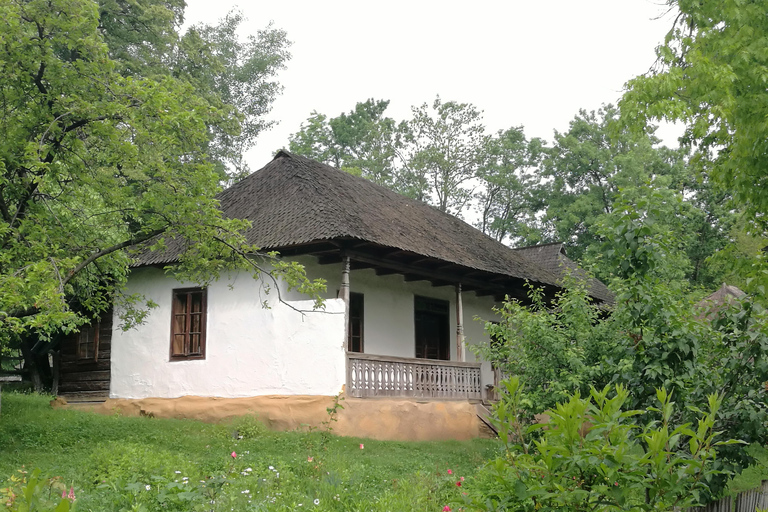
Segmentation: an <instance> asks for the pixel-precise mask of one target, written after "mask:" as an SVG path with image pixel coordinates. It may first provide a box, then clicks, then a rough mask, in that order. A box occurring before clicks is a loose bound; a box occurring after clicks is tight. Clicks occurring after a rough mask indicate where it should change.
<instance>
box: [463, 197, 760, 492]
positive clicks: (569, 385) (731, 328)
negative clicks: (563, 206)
mask: <svg viewBox="0 0 768 512" xmlns="http://www.w3.org/2000/svg"><path fill="white" fill-rule="evenodd" d="M657 215H658V213H657V212H654V211H653V209H647V208H646V209H644V206H643V205H639V207H635V205H631V206H630V205H624V206H623V207H621V208H619V209H618V211H617V212H616V215H614V216H611V217H609V218H607V219H606V221H605V223H604V225H603V227H602V229H603V231H602V233H603V236H604V237H605V240H606V248H605V250H604V257H605V258H606V260H610V261H611V262H612V267H613V268H614V269H615V275H616V279H615V280H614V282H613V283H612V288H613V290H614V292H615V293H616V301H615V304H613V305H612V307H611V310H610V312H609V314H608V312H607V311H605V309H604V308H605V306H599V305H596V304H594V303H593V302H592V301H591V299H590V298H589V295H588V293H587V291H586V289H585V287H584V284H583V283H579V282H578V281H575V282H570V283H566V284H567V285H568V286H567V287H566V290H565V291H564V292H562V293H561V294H559V295H558V296H557V297H555V299H554V301H553V302H549V303H548V302H546V301H545V298H544V297H543V295H542V293H541V292H540V291H538V290H535V289H532V290H531V291H530V293H529V296H530V299H531V302H532V304H533V306H532V307H524V306H523V305H521V304H519V303H515V302H508V303H505V304H504V306H503V307H502V308H500V309H499V313H500V314H501V316H502V319H503V321H502V322H501V323H499V324H487V325H486V328H487V330H488V331H489V332H490V333H491V334H492V335H493V336H494V338H495V339H497V340H500V341H502V342H500V343H496V344H493V345H492V346H491V347H488V348H479V349H478V351H479V352H481V353H482V354H483V355H484V356H486V357H488V358H490V359H491V360H492V361H494V363H495V364H496V365H497V366H498V367H500V368H502V369H503V370H505V371H506V372H507V374H509V375H518V376H520V377H521V379H522V381H524V382H525V385H526V396H524V397H523V398H522V399H521V404H520V405H521V407H522V408H523V409H524V410H525V411H526V412H527V414H528V415H529V416H532V415H534V414H536V413H540V412H542V411H544V410H545V409H548V408H552V407H553V406H554V404H555V403H557V402H559V401H562V400H564V399H565V397H567V396H569V395H570V394H572V393H575V392H580V393H581V394H582V395H583V396H586V395H587V394H588V393H589V392H590V388H591V387H594V388H596V389H602V388H603V387H604V386H606V385H609V384H610V385H615V384H621V385H622V386H624V387H625V388H626V389H629V390H631V392H630V394H629V396H628V406H629V407H630V408H631V409H637V410H643V411H646V413H644V417H643V418H642V420H643V421H644V422H648V421H651V420H654V419H655V420H659V419H660V417H659V414H658V413H654V412H653V411H652V409H651V408H652V407H653V406H654V404H655V402H656V400H657V394H656V393H657V392H656V390H657V389H662V388H663V389H666V390H668V391H669V393H671V394H674V396H675V400H676V401H677V402H678V403H679V404H681V406H682V407H680V408H679V409H678V410H677V411H676V412H675V418H674V420H675V422H677V423H686V422H687V423H695V422H696V421H697V419H698V414H699V412H698V410H699V409H706V408H707V407H708V406H709V404H708V400H709V398H708V397H709V396H710V395H712V394H713V393H721V392H722V393H723V398H722V401H723V404H722V406H721V407H720V408H719V411H718V414H717V416H716V423H715V428H716V429H717V430H718V431H723V433H724V435H725V436H726V437H727V438H730V439H738V440H741V441H743V442H744V443H747V444H753V443H757V444H766V443H768V428H766V425H768V405H767V404H768V389H767V388H766V385H767V383H768V313H767V312H766V310H765V309H764V308H763V307H762V306H761V305H760V304H759V303H758V302H755V301H744V302H742V303H734V304H732V305H731V306H730V307H723V308H720V309H718V310H716V311H710V312H709V313H707V312H706V311H705V310H702V309H701V307H697V306H696V305H694V304H693V303H692V301H690V300H689V299H688V298H687V297H686V296H685V295H684V294H683V293H682V292H681V291H680V290H676V289H673V288H670V287H669V286H668V281H667V279H666V278H665V276H668V275H669V273H670V271H669V269H668V268H666V267H667V266H668V265H669V262H668V261H666V260H667V259H668V257H667V256H668V254H669V253H671V252H673V251H674V247H672V245H673V244H672V243H671V242H670V240H669V239H668V237H666V236H665V234H664V232H663V231H662V230H660V229H659V228H658V227H657V226H656V225H655V222H654V221H655V217H656V216H657ZM571 281H574V280H571ZM686 450H687V449H686V448H685V447H680V448H679V449H678V452H680V454H681V456H682V455H684V452H685V451H686ZM716 451H717V461H716V462H715V466H716V467H717V468H718V469H720V470H722V471H721V472H720V473H712V474H710V475H708V478H709V480H708V482H707V483H708V485H709V488H710V491H711V493H712V495H713V496H717V495H720V494H722V492H724V490H725V486H726V483H727V477H726V475H727V474H728V473H730V472H739V471H741V470H742V469H743V468H746V467H747V466H748V465H749V464H750V463H752V462H753V461H754V458H753V456H752V454H751V452H749V451H746V450H744V449H743V447H742V446H740V445H720V446H718V447H717V450H716Z"/></svg>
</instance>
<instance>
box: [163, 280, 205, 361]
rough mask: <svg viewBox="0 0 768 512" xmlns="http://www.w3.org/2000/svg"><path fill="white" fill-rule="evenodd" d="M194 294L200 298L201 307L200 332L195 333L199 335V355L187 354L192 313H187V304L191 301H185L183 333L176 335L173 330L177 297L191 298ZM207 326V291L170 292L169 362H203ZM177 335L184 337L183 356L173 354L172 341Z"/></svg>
mask: <svg viewBox="0 0 768 512" xmlns="http://www.w3.org/2000/svg"><path fill="white" fill-rule="evenodd" d="M194 293H200V294H201V296H202V300H201V306H200V309H201V311H200V313H201V317H202V318H201V319H200V332H199V333H197V334H199V335H200V353H192V354H190V353H189V346H190V336H191V335H192V333H191V332H190V331H189V328H190V323H191V320H190V319H191V317H192V313H191V312H190V311H189V304H190V302H191V301H187V304H188V306H187V311H185V312H184V317H185V320H184V326H185V332H181V333H177V332H176V331H175V329H174V327H175V325H176V322H175V318H176V316H177V315H178V314H180V313H177V312H176V297H177V296H178V295H182V294H184V295H187V296H188V297H191V296H192V294H194ZM207 326H208V289H207V288H175V289H173V290H172V291H171V329H170V331H171V337H170V345H169V347H168V354H169V361H171V362H174V361H193V360H203V359H205V354H206V344H207V343H206V341H207ZM177 334H182V335H184V336H185V337H184V342H183V349H184V350H185V352H186V353H184V354H174V352H173V341H174V339H175V337H176V335H177Z"/></svg>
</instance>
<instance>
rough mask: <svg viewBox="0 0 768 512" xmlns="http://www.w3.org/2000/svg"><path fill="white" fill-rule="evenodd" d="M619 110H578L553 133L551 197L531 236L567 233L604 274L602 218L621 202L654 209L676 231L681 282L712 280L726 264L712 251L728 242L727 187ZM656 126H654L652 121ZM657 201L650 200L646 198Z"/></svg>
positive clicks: (561, 237)
mask: <svg viewBox="0 0 768 512" xmlns="http://www.w3.org/2000/svg"><path fill="white" fill-rule="evenodd" d="M618 117H619V112H618V110H617V109H616V108H615V107H613V106H612V105H606V106H604V107H603V108H601V109H600V110H598V111H597V112H594V111H593V112H586V111H581V112H579V115H578V116H576V117H575V118H574V119H573V121H571V124H570V126H569V130H568V131H567V132H565V133H562V134H561V133H555V141H554V145H553V147H552V148H551V149H550V150H549V151H548V154H547V156H546V158H545V159H544V162H543V165H542V170H541V172H540V173H539V179H542V178H546V179H547V180H548V181H547V182H546V183H545V185H544V189H545V191H544V194H545V197H546V201H545V205H544V210H545V212H546V214H545V215H543V216H541V220H540V222H533V223H532V224H533V225H534V226H538V232H537V230H532V231H529V234H528V241H529V242H538V241H540V240H543V241H565V242H566V244H567V246H568V248H569V256H570V257H572V258H574V259H577V260H582V261H584V262H586V263H587V264H589V265H590V266H592V267H593V270H594V272H595V273H596V274H597V276H598V277H599V278H601V279H608V278H609V277H610V272H611V268H610V266H609V265H608V264H606V260H604V259H601V257H602V253H601V251H602V242H603V238H602V237H603V236H604V235H603V234H602V233H601V232H600V226H601V224H603V223H604V222H606V221H607V219H608V218H610V217H616V216H621V215H622V213H621V210H622V209H623V205H626V204H633V205H635V207H637V208H639V209H644V210H649V209H651V208H652V209H654V210H656V211H657V213H658V215H657V216H656V222H657V224H658V229H663V230H665V231H670V232H672V233H674V239H675V240H676V249H678V250H676V251H674V252H673V251H670V252H669V254H670V256H674V257H675V259H676V260H677V262H676V275H675V276H668V278H669V279H670V280H671V281H674V282H676V283H679V284H685V283H690V284H693V285H704V286H709V287H712V286H714V285H719V284H720V283H721V281H720V278H721V276H722V271H720V272H718V271H717V269H716V267H711V266H710V265H709V264H708V262H707V258H709V257H710V256H712V255H713V254H714V253H715V252H717V251H718V250H720V249H722V248H724V247H725V246H726V245H727V244H728V242H729V231H730V229H731V226H732V225H733V223H734V222H735V215H734V212H733V211H732V209H731V208H729V206H728V204H727V203H728V194H725V193H723V192H719V191H716V190H714V189H713V187H712V185H711V184H710V183H709V182H708V181H706V180H699V179H697V178H696V176H695V173H694V171H693V169H692V168H691V166H690V165H689V163H688V157H687V153H686V152H685V151H682V150H671V149H668V148H666V147H657V143H658V140H657V139H656V138H655V137H654V136H653V134H652V133H650V134H636V133H633V132H632V131H630V130H628V129H624V130H619V129H616V128H615V126H616V125H617V119H618ZM650 131H651V132H652V131H653V129H650ZM651 202H652V203H653V204H649V203H651Z"/></svg>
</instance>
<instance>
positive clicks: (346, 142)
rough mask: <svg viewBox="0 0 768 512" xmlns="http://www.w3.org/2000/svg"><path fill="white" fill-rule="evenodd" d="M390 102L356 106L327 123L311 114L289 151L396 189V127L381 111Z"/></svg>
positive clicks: (397, 130) (291, 140)
mask: <svg viewBox="0 0 768 512" xmlns="http://www.w3.org/2000/svg"><path fill="white" fill-rule="evenodd" d="M387 106H389V100H374V99H373V98H371V99H369V100H366V101H364V102H358V103H357V104H356V105H355V108H354V110H352V111H351V112H349V114H346V113H342V114H340V115H339V116H338V117H334V118H331V119H328V117H327V116H325V115H323V114H318V113H317V112H313V113H312V114H311V115H310V117H309V119H307V121H306V123H302V125H301V128H300V129H299V131H298V132H297V133H295V134H292V135H291V137H290V145H289V148H290V150H291V151H293V152H295V153H297V154H300V155H303V156H306V157H308V158H312V159H314V160H317V161H319V162H323V163H326V164H329V165H333V166H334V167H337V168H339V169H343V170H345V171H347V172H349V173H351V174H354V175H355V176H362V177H363V178H366V179H369V180H371V181H373V182H374V183H378V184H379V185H383V186H385V187H389V188H395V187H396V186H397V180H398V177H397V169H396V167H397V166H396V162H397V160H398V158H399V157H398V151H399V148H400V143H399V134H400V130H401V129H402V128H401V127H398V126H397V124H396V123H395V121H394V120H393V119H392V118H389V117H385V116H384V111H385V110H386V109H387Z"/></svg>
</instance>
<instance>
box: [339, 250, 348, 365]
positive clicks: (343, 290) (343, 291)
mask: <svg viewBox="0 0 768 512" xmlns="http://www.w3.org/2000/svg"><path fill="white" fill-rule="evenodd" d="M349 264H350V260H349V256H347V255H346V254H345V255H344V256H343V257H342V259H341V286H340V287H339V298H340V299H341V300H343V301H344V346H345V347H347V350H349V347H348V346H347V344H348V343H349Z"/></svg>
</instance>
